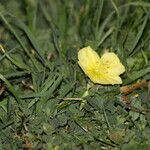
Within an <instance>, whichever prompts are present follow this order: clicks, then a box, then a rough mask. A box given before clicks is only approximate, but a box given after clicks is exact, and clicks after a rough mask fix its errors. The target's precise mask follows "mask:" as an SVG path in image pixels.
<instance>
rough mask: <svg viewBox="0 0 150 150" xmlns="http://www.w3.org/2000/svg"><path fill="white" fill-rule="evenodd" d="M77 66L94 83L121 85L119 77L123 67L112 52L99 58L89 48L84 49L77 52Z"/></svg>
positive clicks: (123, 70)
mask: <svg viewBox="0 0 150 150" xmlns="http://www.w3.org/2000/svg"><path fill="white" fill-rule="evenodd" d="M78 64H79V66H80V67H81V68H82V70H83V71H84V73H85V74H86V75H87V76H88V77H89V78H90V80H91V81H93V82H94V83H99V84H112V85H113V84H122V80H121V78H120V77H119V75H120V74H122V73H123V72H125V67H124V66H123V65H122V63H121V62H120V60H119V58H118V56H117V55H116V54H115V53H113V52H106V53H104V54H103V55H102V57H101V58H100V57H99V55H98V54H97V53H96V52H95V51H94V50H93V49H92V48H91V47H90V46H88V47H84V48H82V49H80V50H79V52H78Z"/></svg>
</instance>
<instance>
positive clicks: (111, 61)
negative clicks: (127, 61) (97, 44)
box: [101, 52, 125, 75]
mask: <svg viewBox="0 0 150 150" xmlns="http://www.w3.org/2000/svg"><path fill="white" fill-rule="evenodd" d="M101 63H102V64H103V65H104V66H105V67H106V69H107V72H108V73H109V74H110V75H111V74H114V75H120V74H122V73H123V72H125V67H124V66H123V65H122V63H121V62H120V60H119V58H118V56H117V55H116V54H115V53H109V52H107V53H104V54H103V56H102V57H101Z"/></svg>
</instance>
